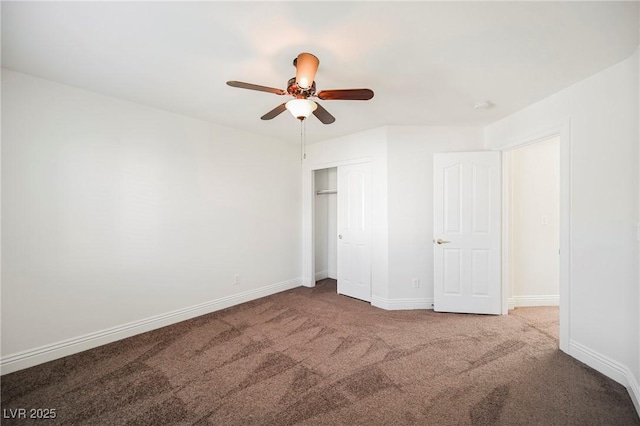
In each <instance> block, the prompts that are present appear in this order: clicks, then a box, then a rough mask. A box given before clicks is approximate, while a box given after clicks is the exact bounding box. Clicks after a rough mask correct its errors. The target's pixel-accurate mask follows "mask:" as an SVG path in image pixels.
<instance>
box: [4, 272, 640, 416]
mask: <svg viewBox="0 0 640 426" xmlns="http://www.w3.org/2000/svg"><path fill="white" fill-rule="evenodd" d="M335 292H336V287H335V281H333V280H325V281H322V282H320V283H318V285H317V286H316V287H315V288H313V289H309V288H297V289H294V290H290V291H287V292H283V293H279V294H277V295H273V296H270V297H266V298H263V299H259V300H255V301H253V302H249V303H245V304H242V305H238V306H235V307H233V308H230V309H226V310H224V311H219V312H215V313H213V314H209V315H205V316H202V317H199V318H195V319H193V320H189V321H185V322H182V323H179V324H176V325H173V326H170V327H165V328H162V329H159V330H155V331H152V332H149V333H145V334H142V335H139V336H135V337H132V338H129V339H126V340H122V341H119V342H116V343H112V344H110V345H106V346H103V347H100V348H96V349H93V350H89V351H86V352H83V353H80V354H77V355H73V356H69V357H66V358H63V359H60V360H56V361H52V362H49V363H47V364H43V365H40V366H36V367H33V368H30V369H27V370H23V371H19V372H16V373H12V374H9V375H6V376H4V377H3V378H2V384H1V387H2V408H3V409H4V411H3V413H4V414H5V417H6V413H7V412H8V411H7V410H8V409H9V408H12V409H15V408H27V409H29V408H55V409H56V414H57V417H56V419H54V420H49V421H29V420H10V419H6V418H5V419H3V424H7V425H8V424H30V423H34V424H82V425H125V424H128V425H142V424H201V425H204V424H216V425H263V424H275V425H288V424H314V425H331V424H350V425H356V424H363V425H364V424H366V425H389V424H397V425H402V424H420V425H450V424H451V425H525V424H526V425H633V424H640V421H639V419H638V416H637V415H636V413H635V411H634V408H633V405H632V402H631V400H630V398H629V395H628V394H627V391H626V390H625V388H624V387H622V386H621V385H619V384H617V383H615V382H613V381H612V380H610V379H608V378H606V377H605V376H603V375H601V374H599V373H597V372H595V371H594V370H592V369H590V368H588V367H586V366H585V365H584V364H582V363H580V362H578V361H576V360H574V359H572V358H570V357H568V356H567V355H565V354H563V353H561V352H560V351H559V350H558V341H557V328H558V325H557V324H558V320H557V318H558V310H557V308H519V309H516V310H515V311H513V314H512V315H508V316H480V315H458V314H442V313H434V312H432V311H426V310H419V311H395V312H393V311H391V312H390V311H384V310H381V309H377V308H374V307H372V306H371V305H369V304H368V303H364V302H361V301H358V300H354V299H351V298H348V297H344V296H339V295H337V294H336V293H335Z"/></svg>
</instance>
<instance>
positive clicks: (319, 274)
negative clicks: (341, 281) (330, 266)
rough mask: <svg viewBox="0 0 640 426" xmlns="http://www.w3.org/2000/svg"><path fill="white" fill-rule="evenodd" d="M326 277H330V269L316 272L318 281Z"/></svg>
mask: <svg viewBox="0 0 640 426" xmlns="http://www.w3.org/2000/svg"><path fill="white" fill-rule="evenodd" d="M325 278H329V271H327V270H326V269H325V270H324V271H320V272H316V281H320V280H324V279H325Z"/></svg>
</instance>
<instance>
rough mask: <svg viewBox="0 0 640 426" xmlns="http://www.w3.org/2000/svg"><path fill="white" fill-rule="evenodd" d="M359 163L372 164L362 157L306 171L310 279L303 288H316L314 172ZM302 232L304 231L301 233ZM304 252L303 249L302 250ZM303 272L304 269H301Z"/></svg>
mask: <svg viewBox="0 0 640 426" xmlns="http://www.w3.org/2000/svg"><path fill="white" fill-rule="evenodd" d="M361 163H372V161H371V157H363V158H356V159H352V160H344V161H333V162H329V163H323V164H315V165H312V166H311V167H309V170H308V171H307V173H309V182H310V183H311V184H310V185H309V186H308V187H307V188H306V190H307V191H311V200H310V205H309V206H308V207H309V209H310V210H309V211H310V212H311V229H310V232H311V238H310V242H311V247H310V249H311V255H310V256H309V257H308V258H307V259H308V263H307V265H308V266H309V271H311V275H310V279H309V280H308V281H307V280H305V279H303V282H302V285H304V286H305V287H315V286H316V280H315V274H316V226H315V223H316V217H315V209H316V189H315V188H316V181H315V177H316V176H315V171H316V170H322V169H331V168H333V167H340V166H349V165H351V164H361ZM336 186H337V182H336ZM303 232H304V231H303ZM303 250H304V248H303ZM336 269H337V265H336ZM303 270H304V268H303Z"/></svg>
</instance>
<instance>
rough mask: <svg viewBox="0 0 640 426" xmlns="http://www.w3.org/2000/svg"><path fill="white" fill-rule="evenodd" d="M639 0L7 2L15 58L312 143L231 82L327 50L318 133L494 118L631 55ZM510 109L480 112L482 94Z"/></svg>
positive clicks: (38, 71)
mask: <svg viewBox="0 0 640 426" xmlns="http://www.w3.org/2000/svg"><path fill="white" fill-rule="evenodd" d="M638 5H639V3H638V2H620V3H617V2H566V3H558V2H446V3H436V2H408V3H404V2H403V3H400V2H374V3H364V2H318V3H313V2H282V3H271V2H257V3H249V2H206V3H180V2H161V3H155V2H137V3H134V2H113V3H94V2H89V3H76V2H43V3H40V2H19V3H18V2H4V1H3V2H2V6H1V7H2V11H1V12H2V64H3V66H4V67H6V68H10V69H13V70H16V71H21V72H24V73H28V74H32V75H35V76H38V77H43V78H46V79H49V80H53V81H57V82H61V83H65V84H68V85H71V86H76V87H80V88H84V89H87V90H91V91H95V92H98V93H103V94H106V95H111V96H116V97H118V98H123V99H127V100H131V101H134V102H138V103H141V104H146V105H150V106H154V107H157V108H161V109H164V110H168V111H173V112H177V113H181V114H185V115H188V116H192V117H197V118H201V119H205V120H209V121H212V122H215V123H219V124H223V125H228V126H232V127H236V128H241V129H245V130H248V131H251V132H255V133H259V134H264V135H269V136H273V137H276V138H281V139H286V140H292V141H298V138H299V124H298V122H297V120H295V119H294V118H293V117H292V116H291V115H290V114H288V113H286V112H285V113H283V114H282V115H280V116H278V117H277V118H275V119H274V120H272V121H262V120H260V116H261V115H263V114H264V113H266V112H267V111H269V110H270V109H272V108H274V107H275V106H276V105H278V104H280V103H281V102H283V101H284V100H286V99H283V97H280V96H276V95H273V94H268V93H261V92H254V91H248V90H241V89H236V88H231V87H228V86H226V85H225V82H226V81H227V80H240V81H245V82H250V83H255V84H260V85H266V86H271V87H277V88H283V89H284V88H285V86H286V82H287V80H288V79H289V78H290V77H293V76H294V75H295V69H294V67H293V66H292V60H293V58H295V57H296V56H297V54H298V53H300V52H303V51H307V52H311V53H313V54H315V55H316V56H318V58H320V68H319V70H318V73H317V75H316V83H317V86H318V90H322V89H338V88H360V87H367V88H371V89H373V90H374V92H375V97H374V98H373V99H372V100H371V101H368V102H362V101H325V102H321V103H322V105H323V106H324V107H325V108H326V109H327V110H329V112H331V113H332V114H333V115H334V116H335V117H336V122H335V123H334V124H331V125H323V124H321V123H320V122H319V121H318V120H316V119H315V117H311V118H310V119H309V120H308V122H307V140H308V141H309V142H313V141H317V140H322V139H326V138H331V137H336V136H340V135H344V134H349V133H354V132H357V131H360V130H364V129H369V128H373V127H377V126H382V125H386V124H402V125H482V124H487V123H490V122H492V121H495V120H496V119H499V118H501V117H504V116H505V115H508V114H510V113H512V112H514V111H517V110H519V109H521V108H523V107H525V106H527V105H530V104H532V103H534V102H536V101H537V100H540V99H542V98H544V97H546V96H548V95H550V94H552V93H555V92H557V91H558V90H560V89H562V88H564V87H567V86H569V85H571V84H572V83H574V82H577V81H579V80H581V79H584V78H585V77H588V76H589V75H592V74H594V73H596V72H597V71H599V70H601V69H604V68H606V67H607V66H610V65H613V64H615V63H616V62H619V61H621V60H623V59H625V58H627V57H628V56H629V55H631V54H632V53H633V52H634V50H635V49H636V47H637V45H638V39H639V25H638V21H639V11H638ZM485 99H487V100H491V101H492V102H493V103H494V104H495V107H494V108H492V109H489V110H486V111H478V110H475V109H473V104H474V102H475V101H478V100H485Z"/></svg>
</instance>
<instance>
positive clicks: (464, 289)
mask: <svg viewBox="0 0 640 426" xmlns="http://www.w3.org/2000/svg"><path fill="white" fill-rule="evenodd" d="M433 161H434V217H433V220H434V224H433V237H434V242H433V244H434V249H433V253H434V256H433V257H434V258H433V260H434V268H433V269H434V303H433V306H434V310H436V311H439V312H466V313H475V314H500V313H501V312H502V310H501V307H502V304H501V302H502V299H501V297H502V293H501V291H502V286H501V275H500V271H501V262H502V259H501V253H500V240H501V222H500V221H501V217H500V214H501V204H500V203H501V201H500V195H501V189H500V188H501V187H500V183H501V165H500V152H497V151H484V152H455V153H442V154H434V159H433Z"/></svg>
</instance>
